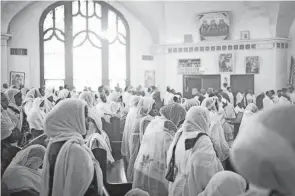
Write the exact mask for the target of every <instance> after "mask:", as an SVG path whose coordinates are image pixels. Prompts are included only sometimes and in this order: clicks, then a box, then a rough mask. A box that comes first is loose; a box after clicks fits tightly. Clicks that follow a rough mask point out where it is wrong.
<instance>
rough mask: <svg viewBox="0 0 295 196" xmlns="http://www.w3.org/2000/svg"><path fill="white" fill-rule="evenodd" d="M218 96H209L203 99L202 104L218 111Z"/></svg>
mask: <svg viewBox="0 0 295 196" xmlns="http://www.w3.org/2000/svg"><path fill="white" fill-rule="evenodd" d="M215 103H216V98H215V97H209V98H206V99H204V100H203V102H202V104H201V106H202V107H204V108H207V109H208V110H209V111H211V110H213V111H216V105H215Z"/></svg>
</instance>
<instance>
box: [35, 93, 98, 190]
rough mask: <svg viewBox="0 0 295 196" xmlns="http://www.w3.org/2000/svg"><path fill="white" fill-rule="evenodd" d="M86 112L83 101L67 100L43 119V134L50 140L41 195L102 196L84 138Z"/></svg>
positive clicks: (91, 157)
mask: <svg viewBox="0 0 295 196" xmlns="http://www.w3.org/2000/svg"><path fill="white" fill-rule="evenodd" d="M87 113H88V112H87V106H86V103H85V102H84V101H82V100H79V99H66V100H64V101H62V102H60V103H59V104H58V105H56V106H55V107H54V108H53V110H52V111H51V112H50V113H49V114H48V115H47V116H46V118H45V123H44V127H45V130H44V131H45V134H46V135H47V136H48V137H50V141H49V144H48V147H47V149H48V150H47V151H46V154H45V157H44V162H43V184H42V191H41V193H40V196H48V195H50V196H51V195H54V196H83V195H87V194H90V193H89V192H92V193H96V194H99V195H102V192H103V177H102V172H101V169H100V165H99V163H98V162H97V161H96V159H95V158H94V156H93V154H92V152H91V150H90V149H89V148H88V147H87V146H86V145H85V140H84V139H83V135H86V133H87V131H86V130H87V126H88V124H87V121H88V120H87V118H88V114H87ZM94 183H95V184H94Z"/></svg>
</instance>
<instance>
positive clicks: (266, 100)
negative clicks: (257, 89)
mask: <svg viewBox="0 0 295 196" xmlns="http://www.w3.org/2000/svg"><path fill="white" fill-rule="evenodd" d="M265 94H266V96H265V97H264V99H263V109H267V108H270V107H272V106H273V104H274V103H273V101H272V94H271V92H270V91H266V93H265Z"/></svg>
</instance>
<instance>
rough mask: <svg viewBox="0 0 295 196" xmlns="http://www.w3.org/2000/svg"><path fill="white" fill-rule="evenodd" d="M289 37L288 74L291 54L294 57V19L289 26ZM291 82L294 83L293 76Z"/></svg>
mask: <svg viewBox="0 0 295 196" xmlns="http://www.w3.org/2000/svg"><path fill="white" fill-rule="evenodd" d="M289 38H290V39H291V42H290V47H289V53H288V60H289V61H288V66H287V70H288V75H289V74H290V64H291V60H290V59H291V56H293V58H295V20H294V21H293V24H292V26H291V28H290V32H289ZM294 60H295V59H294ZM293 83H295V77H294V78H293Z"/></svg>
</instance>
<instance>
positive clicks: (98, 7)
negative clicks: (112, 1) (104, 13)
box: [95, 3, 101, 17]
mask: <svg viewBox="0 0 295 196" xmlns="http://www.w3.org/2000/svg"><path fill="white" fill-rule="evenodd" d="M95 13H96V15H97V16H98V17H101V5H100V4H98V3H95Z"/></svg>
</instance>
